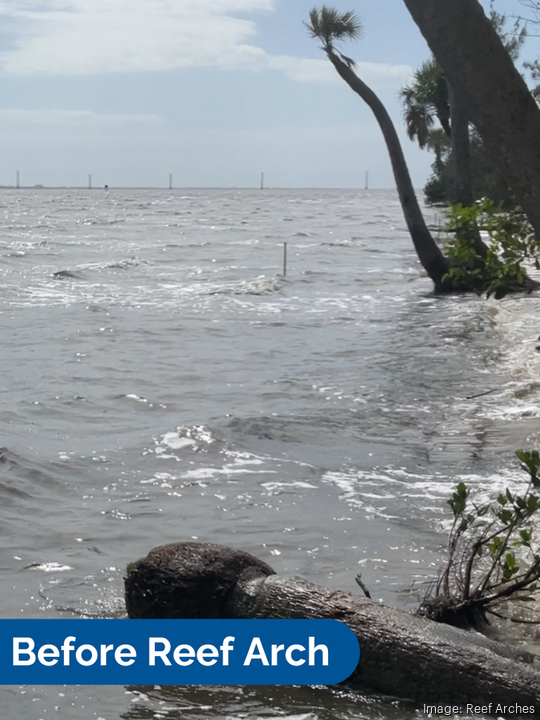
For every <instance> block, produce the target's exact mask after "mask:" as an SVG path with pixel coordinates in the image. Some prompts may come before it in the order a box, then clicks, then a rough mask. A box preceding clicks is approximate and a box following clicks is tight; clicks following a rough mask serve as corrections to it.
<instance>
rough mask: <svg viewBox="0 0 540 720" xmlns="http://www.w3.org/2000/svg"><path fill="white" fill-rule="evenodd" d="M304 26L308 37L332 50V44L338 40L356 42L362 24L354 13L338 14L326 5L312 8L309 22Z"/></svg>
mask: <svg viewBox="0 0 540 720" xmlns="http://www.w3.org/2000/svg"><path fill="white" fill-rule="evenodd" d="M304 25H305V26H306V27H307V29H308V32H309V34H310V36H311V37H313V38H317V39H318V40H320V41H321V42H322V44H323V47H324V48H325V49H328V48H333V47H334V43H336V42H338V41H340V40H346V39H348V40H358V38H360V37H361V35H362V33H363V26H362V22H361V21H360V18H359V17H358V14H357V13H356V12H354V11H353V10H350V11H348V12H339V10H336V9H335V8H331V7H328V6H327V5H322V6H321V7H320V8H317V7H314V8H312V9H311V10H310V11H309V22H306V23H304Z"/></svg>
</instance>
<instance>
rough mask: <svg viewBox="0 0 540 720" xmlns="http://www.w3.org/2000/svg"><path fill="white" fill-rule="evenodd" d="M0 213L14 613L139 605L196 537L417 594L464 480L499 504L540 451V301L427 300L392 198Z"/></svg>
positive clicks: (12, 693)
mask: <svg viewBox="0 0 540 720" xmlns="http://www.w3.org/2000/svg"><path fill="white" fill-rule="evenodd" d="M432 216H433V211H428V218H429V219H431V217H432ZM0 218H1V219H0V223H1V230H2V232H1V236H0V332H1V335H0V337H1V344H0V368H1V372H0V393H1V395H0V398H1V408H2V414H1V425H0V432H1V440H0V445H1V446H3V449H2V451H1V455H0V534H1V538H2V542H1V547H0V596H1V598H2V601H1V616H2V617H4V618H19V617H27V618H47V617H49V618H62V617H63V618H71V617H123V616H124V614H125V613H124V608H123V598H122V593H123V573H124V568H125V566H126V564H127V563H128V562H130V561H132V560H135V559H137V558H138V557H140V556H142V555H145V554H146V553H147V552H148V550H149V549H150V548H152V547H154V546H156V545H160V544H163V543H167V542H172V541H178V540H188V539H191V538H196V539H199V540H206V541H212V542H218V543H224V544H229V545H233V546H236V547H239V548H242V549H244V550H247V551H249V552H251V553H253V554H255V555H257V556H258V557H260V558H262V559H263V560H265V561H267V562H268V563H270V564H271V565H272V566H273V567H274V568H275V569H276V571H278V572H280V573H283V574H298V575H302V576H304V577H306V578H308V579H309V580H312V581H314V582H318V583H320V584H324V585H327V586H330V587H336V588H342V589H345V590H349V591H353V592H356V591H357V590H358V588H357V586H356V584H355V582H354V578H355V576H356V574H357V573H358V572H359V571H361V572H362V574H363V579H364V581H365V583H366V584H367V586H368V587H369V588H370V589H371V592H372V594H373V595H374V596H375V597H376V598H380V599H382V600H383V601H385V602H387V603H391V604H393V605H397V606H399V607H402V608H414V607H415V605H416V604H417V603H418V597H419V594H420V593H421V592H422V588H423V587H424V584H425V583H426V581H428V580H429V579H430V578H431V577H432V576H433V574H434V573H436V570H437V568H438V566H439V564H440V562H441V559H442V557H443V555H444V549H443V548H444V543H445V535H444V534H445V531H446V529H447V526H448V508H447V506H446V500H447V499H448V497H449V495H450V492H451V489H452V487H453V486H454V484H455V483H456V482H457V481H459V480H460V479H464V480H466V481H467V482H468V483H469V484H471V485H472V486H474V487H475V488H476V489H477V490H478V491H481V492H484V493H486V494H491V495H494V494H495V493H496V492H497V490H498V489H499V488H500V487H503V486H504V485H506V484H508V483H510V484H512V483H515V482H518V480H519V473H516V468H517V462H516V461H515V458H514V457H513V451H514V450H515V449H517V448H520V447H535V446H537V444H538V438H539V433H540V379H539V378H540V376H539V373H538V371H539V368H540V354H539V353H538V352H537V351H536V349H535V347H536V344H537V335H538V333H539V332H540V321H538V320H537V317H538V309H539V305H540V301H539V300H538V299H537V298H533V297H525V298H508V299H505V300H504V301H502V302H496V301H485V300H481V299H478V298H475V297H470V296H463V297H435V296H433V294H432V292H431V284H430V282H429V280H427V279H426V278H425V277H423V275H422V273H421V268H420V266H419V264H418V261H417V259H416V257H415V254H414V251H413V249H412V244H411V241H410V238H409V236H408V234H407V232H406V230H405V227H404V222H403V219H402V215H401V210H400V207H399V204H398V201H397V197H396V195H395V193H393V192H391V191H360V192H359V191H341V190H340V191H328V190H305V191H300V190H299V191H292V190H287V191H279V190H268V191H264V192H261V191H248V190H193V191H191V190H189V191H188V190H177V191H165V190H110V191H108V192H105V191H103V190H93V191H90V190H47V189H40V190H35V191H34V190H19V191H15V190H1V191H0ZM284 242H287V243H288V248H289V253H288V272H287V276H286V277H285V278H284V277H283V276H282V274H281V273H282V254H283V243H284ZM485 393H487V394H485ZM0 702H1V704H2V718H6V720H12V719H13V720H14V719H15V718H17V720H47V718H55V719H56V718H57V719H58V720H67V719H69V720H92V719H94V718H96V719H98V718H100V719H101V720H119V719H123V720H150V719H154V718H155V719H159V718H166V719H167V720H180V718H181V719H182V720H197V719H199V718H215V719H219V720H236V719H237V718H238V719H239V718H246V719H247V720H259V719H262V718H285V719H286V720H330V719H331V720H346V719H347V718H353V717H354V718H360V719H361V718H369V719H371V720H375V718H384V719H386V720H390V718H394V717H395V718H397V717H404V716H405V714H406V712H408V711H405V710H404V709H403V708H397V709H396V708H394V707H393V706H391V705H388V704H384V703H380V702H378V701H377V700H375V699H370V698H361V697H358V696H355V695H351V694H348V693H347V692H345V691H343V690H337V691H331V690H325V689H317V688H165V687H164V688H159V687H142V688H141V687H137V688H124V687H100V688H96V687H22V688H21V687H7V688H6V687H4V688H0Z"/></svg>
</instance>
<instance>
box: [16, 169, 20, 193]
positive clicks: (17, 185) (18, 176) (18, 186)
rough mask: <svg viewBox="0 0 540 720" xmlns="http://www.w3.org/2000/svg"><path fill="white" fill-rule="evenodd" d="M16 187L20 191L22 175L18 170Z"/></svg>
mask: <svg viewBox="0 0 540 720" xmlns="http://www.w3.org/2000/svg"><path fill="white" fill-rule="evenodd" d="M15 187H16V188H17V189H19V188H20V187H21V173H20V172H19V171H18V170H17V180H16V183H15Z"/></svg>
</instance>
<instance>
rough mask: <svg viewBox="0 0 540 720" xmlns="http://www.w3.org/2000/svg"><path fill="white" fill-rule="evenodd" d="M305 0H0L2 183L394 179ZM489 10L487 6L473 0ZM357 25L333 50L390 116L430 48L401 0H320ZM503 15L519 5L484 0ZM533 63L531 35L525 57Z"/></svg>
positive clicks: (365, 111)
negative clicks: (348, 59) (315, 31)
mask: <svg viewBox="0 0 540 720" xmlns="http://www.w3.org/2000/svg"><path fill="white" fill-rule="evenodd" d="M315 2H316V0H0V157H1V158H2V162H1V163H0V184H1V185H13V184H15V178H16V173H17V171H19V172H20V182H21V184H22V185H25V186H28V185H30V186H32V185H36V184H42V185H45V186H64V185H67V186H86V185H87V184H88V180H89V175H91V176H92V184H93V186H94V187H99V186H104V185H105V184H107V185H109V186H110V187H115V186H116V187H118V186H123V187H168V184H169V174H172V176H173V184H174V187H256V186H257V185H258V184H259V181H260V175H261V173H262V172H264V174H265V183H266V185H267V186H268V187H291V188H294V187H344V188H355V187H363V185H364V181H365V174H366V172H369V178H370V186H371V187H379V188H389V187H394V181H393V176H392V170H391V166H390V162H389V160H388V156H387V153H386V149H385V146H384V142H383V139H382V136H381V133H380V130H379V128H378V126H377V123H376V121H375V119H374V118H373V116H372V115H371V111H370V110H369V108H368V107H367V106H366V105H364V104H363V103H362V101H361V100H360V98H358V97H357V96H356V95H355V94H354V93H353V92H352V91H351V90H350V89H349V88H348V87H347V86H346V85H345V83H344V82H343V81H342V80H341V79H340V78H339V77H338V76H337V74H336V73H335V70H334V69H333V67H332V66H331V64H330V63H329V62H328V60H327V59H326V58H325V56H324V54H323V53H322V51H321V50H320V48H319V47H318V44H317V42H316V41H314V40H312V39H310V38H309V36H308V34H307V32H306V29H305V27H304V25H303V21H304V20H306V19H307V17H308V13H309V10H310V8H311V7H312V6H313V5H314V3H315ZM482 2H483V4H484V6H485V7H487V5H488V2H487V0H485V1H484V0H482ZM328 4H330V5H331V6H333V7H336V8H337V9H338V10H341V11H345V10H355V11H357V12H358V14H359V15H360V17H361V20H362V23H363V26H364V34H363V37H362V38H361V40H360V41H359V42H358V43H356V44H350V45H348V46H347V47H344V51H345V53H346V54H347V55H349V56H352V57H353V58H354V59H355V60H357V62H358V72H359V74H360V75H361V76H362V78H363V79H364V80H365V81H366V82H367V83H368V84H369V85H371V87H372V88H373V90H375V92H376V93H377V94H378V95H379V96H380V98H381V99H382V100H383V102H384V103H385V105H386V106H387V109H388V111H389V112H390V115H391V116H392V118H393V120H394V122H395V123H396V125H397V127H398V130H399V133H400V136H401V137H402V142H403V145H404V150H405V154H406V157H407V160H408V162H409V166H410V170H411V174H412V177H413V181H414V183H415V185H416V186H417V187H421V186H422V185H423V184H424V183H425V180H426V179H427V177H428V175H429V173H430V164H431V163H432V162H433V157H432V156H430V154H429V153H428V152H426V151H420V150H419V149H418V148H416V147H415V145H414V144H413V143H411V141H409V140H408V139H407V138H406V135H405V132H404V126H403V122H402V110H401V106H400V103H399V98H398V93H399V90H400V88H401V87H402V85H403V84H404V83H406V82H407V80H408V79H409V78H410V77H411V73H412V72H413V69H414V68H416V67H418V66H419V65H420V64H421V63H422V62H423V61H424V60H426V59H428V58H429V56H430V53H429V50H428V48H427V45H426V43H425V41H424V40H423V38H422V36H421V35H420V32H419V31H418V29H417V27H416V25H415V24H414V23H413V22H412V20H411V18H410V15H409V14H408V11H407V10H406V7H405V5H404V3H403V0H369V1H368V0H333V2H329V3H328ZM495 6H496V8H497V9H498V10H499V11H501V12H506V13H507V14H508V15H510V16H511V15H513V14H515V13H517V12H519V11H522V12H523V8H522V6H520V5H519V2H518V0H495ZM537 56H540V39H539V38H536V37H532V36H531V37H530V38H529V39H528V41H527V45H526V49H525V52H524V57H525V58H528V59H534V58H535V57H537Z"/></svg>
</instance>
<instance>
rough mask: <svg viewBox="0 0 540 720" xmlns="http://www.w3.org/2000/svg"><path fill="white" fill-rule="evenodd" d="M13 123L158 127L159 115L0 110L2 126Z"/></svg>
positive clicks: (81, 111) (89, 111)
mask: <svg viewBox="0 0 540 720" xmlns="http://www.w3.org/2000/svg"><path fill="white" fill-rule="evenodd" d="M9 123H13V124H14V125H16V126H17V127H19V126H21V125H39V126H40V127H43V126H44V125H50V126H54V127H58V126H62V125H64V126H65V125H71V126H86V127H88V126H119V125H125V124H130V125H133V124H142V125H158V124H159V123H161V118H160V117H159V115H151V114H148V115H135V114H134V115H106V114H100V113H95V112H92V111H91V110H58V109H55V108H42V109H35V110H22V109H4V110H0V124H9Z"/></svg>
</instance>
